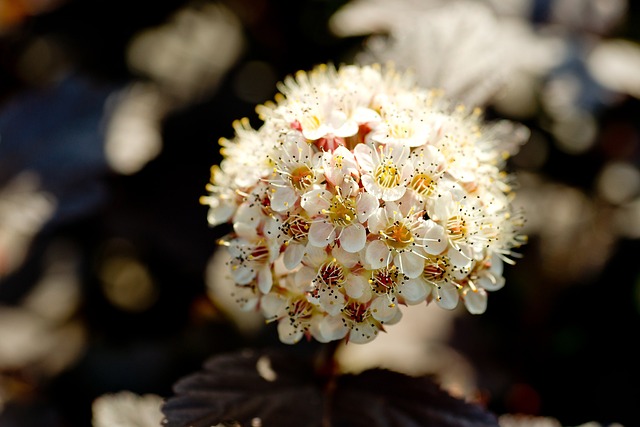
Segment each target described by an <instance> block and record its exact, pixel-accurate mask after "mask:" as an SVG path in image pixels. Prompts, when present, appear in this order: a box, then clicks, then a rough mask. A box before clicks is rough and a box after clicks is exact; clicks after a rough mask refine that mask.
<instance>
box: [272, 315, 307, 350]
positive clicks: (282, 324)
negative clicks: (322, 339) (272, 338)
mask: <svg viewBox="0 0 640 427" xmlns="http://www.w3.org/2000/svg"><path fill="white" fill-rule="evenodd" d="M303 335H304V331H303V330H302V328H296V327H294V326H292V325H291V322H290V321H289V318H288V317H285V318H283V319H282V320H280V321H279V322H278V337H279V338H280V341H282V342H283V343H284V344H295V343H297V342H298V341H300V340H301V339H302V336H303Z"/></svg>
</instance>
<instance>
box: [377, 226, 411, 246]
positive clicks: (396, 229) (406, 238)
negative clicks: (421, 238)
mask: <svg viewBox="0 0 640 427" xmlns="http://www.w3.org/2000/svg"><path fill="white" fill-rule="evenodd" d="M380 235H381V236H382V237H383V239H384V242H385V243H386V244H387V246H390V247H392V248H393V249H396V250H398V249H404V248H406V247H407V246H409V245H410V244H411V243H413V241H414V238H413V234H412V233H411V230H410V229H409V227H407V225H406V224H405V222H404V221H395V222H394V223H393V224H391V225H390V226H388V227H387V228H386V229H384V230H382V231H380Z"/></svg>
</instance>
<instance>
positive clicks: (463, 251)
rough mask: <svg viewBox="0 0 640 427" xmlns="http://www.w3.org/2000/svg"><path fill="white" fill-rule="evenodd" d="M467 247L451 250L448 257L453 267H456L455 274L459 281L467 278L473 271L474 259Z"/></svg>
mask: <svg viewBox="0 0 640 427" xmlns="http://www.w3.org/2000/svg"><path fill="white" fill-rule="evenodd" d="M469 252H470V251H469V249H468V248H467V247H464V246H461V247H460V248H459V249H456V248H449V250H448V251H447V255H448V256H449V260H450V261H451V265H452V266H453V267H454V274H455V275H456V278H457V279H462V278H463V277H466V276H467V274H468V273H469V270H470V269H471V265H472V263H473V259H472V258H471V255H470V253H469Z"/></svg>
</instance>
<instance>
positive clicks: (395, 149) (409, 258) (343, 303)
mask: <svg viewBox="0 0 640 427" xmlns="http://www.w3.org/2000/svg"><path fill="white" fill-rule="evenodd" d="M278 88H279V89H280V91H281V94H279V95H278V96H277V97H276V98H275V102H270V103H266V104H264V105H261V106H259V107H258V108H257V112H258V114H259V116H260V118H261V119H262V120H263V121H264V124H263V125H262V126H261V127H260V128H259V129H258V130H252V129H251V128H250V127H249V126H248V122H247V121H246V120H241V121H238V122H236V124H235V130H236V136H235V138H233V139H231V140H226V139H225V140H222V145H223V147H224V150H223V152H222V154H223V160H222V162H221V164H220V166H219V167H214V168H213V169H212V182H211V184H209V186H208V187H207V188H208V190H209V194H208V195H207V196H205V197H203V198H202V202H203V203H205V204H207V205H209V206H210V213H209V216H208V218H209V222H210V223H211V224H212V225H217V224H220V223H223V222H231V223H232V225H233V232H232V233H231V234H230V235H228V236H226V237H225V238H223V239H222V242H223V243H224V244H225V245H226V246H227V247H228V249H229V251H230V254H231V260H230V261H229V263H228V264H229V268H230V272H229V274H230V276H231V277H232V278H233V280H234V281H235V282H236V284H237V287H238V290H237V300H238V302H239V303H240V304H242V305H243V307H244V308H245V309H253V308H255V309H258V310H261V312H262V313H263V314H264V316H265V317H266V319H267V321H273V322H278V328H277V329H278V333H279V336H280V339H281V341H283V342H285V343H291V344H293V343H295V342H298V341H299V340H301V339H303V338H305V337H306V338H307V339H310V338H314V339H316V340H318V341H320V342H328V341H334V340H342V339H344V340H347V341H349V342H355V343H365V342H368V341H371V340H373V339H375V337H376V336H377V335H378V333H379V332H380V331H384V329H383V327H384V325H391V324H394V323H396V322H398V321H400V320H401V318H402V311H401V307H402V306H403V305H409V304H411V305H414V304H420V303H424V304H429V303H431V302H432V301H435V302H436V304H437V305H439V306H440V307H442V308H445V309H453V308H455V307H456V306H457V305H458V303H459V301H463V303H464V305H465V307H466V308H467V309H468V311H469V312H471V313H481V312H483V311H484V310H485V309H486V306H487V291H495V290H498V289H500V288H501V287H502V286H504V278H503V276H502V272H503V263H504V262H510V263H512V262H513V261H512V257H513V256H514V255H515V253H514V252H513V249H515V248H517V247H518V246H519V245H520V244H522V243H524V241H525V240H524V237H523V236H521V235H520V234H519V229H520V227H521V226H522V222H523V217H522V215H521V214H520V213H518V212H515V211H514V208H513V207H512V206H511V204H510V200H512V196H513V195H512V188H513V185H512V184H513V183H512V178H511V177H510V176H509V175H508V174H507V173H505V172H504V170H503V168H504V166H505V164H506V163H505V160H506V159H505V157H504V153H503V152H502V151H501V150H500V148H499V147H501V144H500V141H498V140H497V138H498V136H499V135H501V133H500V132H497V131H493V129H494V126H497V125H492V124H490V123H485V122H483V120H482V117H481V114H480V112H479V111H478V110H477V109H474V110H472V111H468V110H467V109H465V108H464V107H459V106H456V107H452V106H450V105H449V103H448V102H447V101H446V100H445V99H444V98H443V97H442V95H441V94H439V93H437V92H435V91H430V90H426V89H421V88H419V87H417V86H415V85H413V84H412V81H411V78H410V76H409V75H408V74H403V73H399V72H396V71H395V70H394V69H392V68H390V67H387V68H383V67H381V66H378V65H373V66H363V67H358V66H342V67H340V68H335V67H332V66H328V65H321V66H318V67H316V68H315V69H313V70H312V71H310V72H304V71H300V72H298V73H296V75H295V76H290V77H287V78H286V79H285V80H284V81H283V82H282V83H281V84H280V85H279V86H278Z"/></svg>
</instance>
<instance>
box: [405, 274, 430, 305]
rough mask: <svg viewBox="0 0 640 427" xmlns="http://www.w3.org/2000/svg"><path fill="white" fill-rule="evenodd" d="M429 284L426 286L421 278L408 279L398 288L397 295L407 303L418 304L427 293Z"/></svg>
mask: <svg viewBox="0 0 640 427" xmlns="http://www.w3.org/2000/svg"><path fill="white" fill-rule="evenodd" d="M430 289H431V287H430V286H427V285H426V284H425V283H424V281H423V280H422V279H419V278H416V279H409V280H407V281H405V282H404V284H403V285H402V286H400V287H399V288H398V295H399V296H401V297H402V300H403V301H404V302H405V303H406V304H408V305H415V304H420V303H421V302H423V301H424V300H425V299H426V298H427V295H429V290H430Z"/></svg>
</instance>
